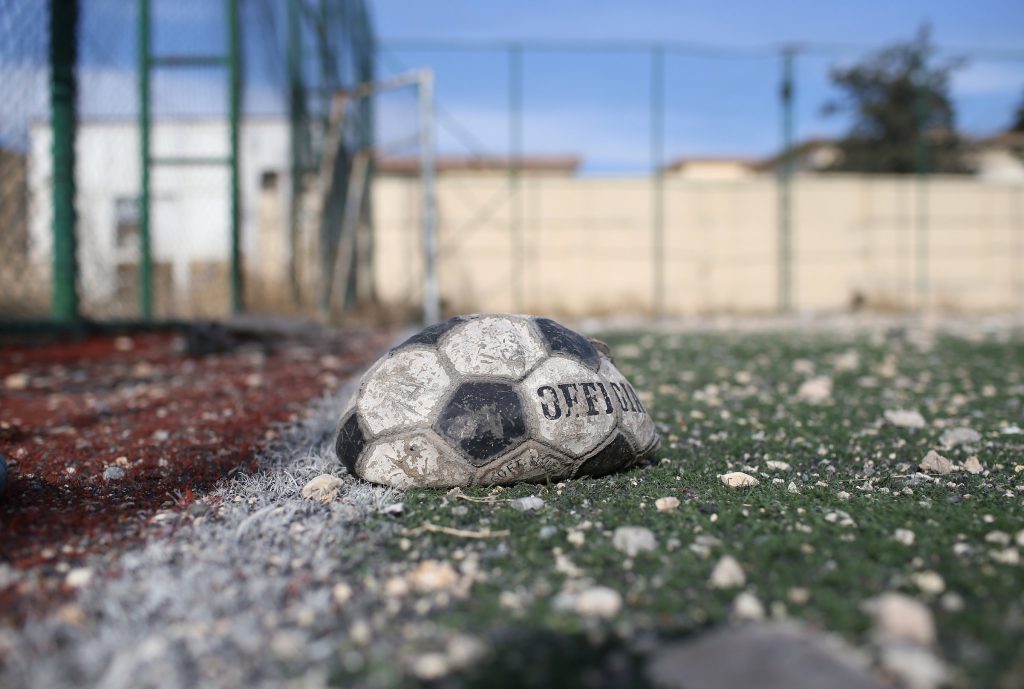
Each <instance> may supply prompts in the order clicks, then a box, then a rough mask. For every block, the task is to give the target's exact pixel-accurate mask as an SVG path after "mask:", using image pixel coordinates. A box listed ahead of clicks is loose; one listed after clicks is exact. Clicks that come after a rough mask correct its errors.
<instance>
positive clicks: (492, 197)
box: [374, 173, 1024, 317]
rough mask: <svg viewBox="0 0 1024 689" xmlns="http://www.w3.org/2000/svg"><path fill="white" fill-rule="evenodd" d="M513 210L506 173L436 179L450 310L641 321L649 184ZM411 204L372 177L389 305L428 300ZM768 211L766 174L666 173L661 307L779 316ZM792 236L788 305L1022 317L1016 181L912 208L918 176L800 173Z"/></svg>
mask: <svg viewBox="0 0 1024 689" xmlns="http://www.w3.org/2000/svg"><path fill="white" fill-rule="evenodd" d="M509 199H510V197H509V186H508V181H507V179H506V178H504V177H484V176H479V175H476V176H474V175H472V174H454V173H453V174H445V175H441V176H440V178H439V180H438V209H439V220H440V230H439V232H440V244H441V257H440V283H441V291H442V296H443V301H444V304H445V306H446V309H447V310H448V311H453V312H465V311H483V310H499V311H506V310H507V311H525V312H531V313H551V314H558V315H563V316H569V317H580V316H586V315H597V314H608V313H623V312H626V313H650V312H651V309H652V304H653V295H654V277H653V276H654V265H655V263H654V262H655V260H656V259H655V257H654V251H653V241H652V229H651V227H652V222H651V220H652V206H653V195H652V187H651V184H650V180H649V179H644V178H594V177H585V178H577V177H569V176H565V175H556V174H542V173H536V174H530V173H524V175H523V178H522V185H521V198H520V199H519V206H518V207H519V209H520V210H519V213H518V217H519V218H520V222H519V223H518V225H517V224H516V223H515V222H510V206H511V204H510V202H509ZM919 199H923V201H924V203H923V205H922V204H921V203H920V202H919ZM419 203H420V196H419V187H418V182H417V181H416V180H415V178H410V177H384V178H382V179H379V180H378V182H377V185H376V196H375V199H374V206H375V209H376V213H377V216H376V219H377V241H376V262H375V268H376V271H377V285H378V293H379V295H380V296H381V298H382V299H384V300H385V302H387V303H390V304H392V305H395V306H408V305H415V304H418V303H419V300H420V299H421V298H422V297H421V295H422V292H421V289H420V286H421V283H422V260H421V256H422V249H421V239H420V229H419ZM777 204H778V189H777V186H776V184H775V181H774V179H773V178H771V177H760V176H758V177H751V178H748V179H742V180H730V181H722V180H719V181H710V180H709V181H701V180H692V179H682V178H678V177H677V178H673V177H669V178H668V179H667V180H666V182H665V240H664V252H663V254H662V255H661V256H659V257H658V259H657V260H660V261H662V262H663V266H664V272H665V293H664V305H665V308H666V311H667V312H668V313H669V314H673V315H687V314H696V313H710V312H738V313H742V312H766V311H771V310H773V309H775V308H776V305H777V301H778V283H777V276H778V254H777V246H778V239H777V227H778V225H777V208H778V205H777ZM919 206H920V207H919ZM922 210H923V211H924V216H923V217H922V216H921V215H920V211H922ZM513 217H516V216H513ZM515 227H518V230H515V229H514V228H515ZM793 227H794V258H795V260H794V264H793V267H792V270H793V279H794V305H795V307H796V308H798V309H802V310H815V311H831V310H841V309H847V308H850V306H851V305H852V304H854V303H855V302H862V303H864V304H865V305H866V306H868V307H874V308H880V309H910V308H916V307H917V306H918V305H919V304H920V303H921V301H922V300H923V301H924V302H926V304H927V306H928V307H929V308H934V309H941V310H948V311H972V312H986V311H999V310H1008V309H1022V308H1024V184H1021V183H1020V182H1006V181H1004V182H998V181H983V180H978V179H977V178H966V177H936V178H932V179H930V180H929V182H928V185H927V188H926V189H925V191H924V194H923V196H919V189H918V187H917V181H916V180H915V179H914V178H912V177H906V178H905V177H877V176H876V177H864V176H854V175H843V176H839V175H827V176H826V175H805V176H800V177H798V178H797V180H796V183H795V184H794V190H793ZM517 236H518V237H519V239H518V240H517V239H516V238H517ZM517 257H521V258H517ZM922 257H923V259H924V260H923V261H922V260H920V259H921V258H922ZM922 288H923V289H924V291H923V292H922Z"/></svg>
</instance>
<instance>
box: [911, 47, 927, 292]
mask: <svg viewBox="0 0 1024 689" xmlns="http://www.w3.org/2000/svg"><path fill="white" fill-rule="evenodd" d="M924 71H925V65H924V64H923V61H921V62H918V65H917V74H916V76H917V81H918V83H917V85H916V88H915V98H914V110H915V113H914V114H915V119H916V120H917V145H916V147H915V148H916V150H915V156H914V158H915V161H914V167H915V171H916V175H915V176H916V182H917V183H916V185H915V206H916V209H915V214H914V218H915V226H916V227H915V230H916V233H915V234H916V240H917V241H916V248H917V260H916V263H917V308H918V310H920V311H922V312H924V311H927V310H928V307H929V303H928V302H929V295H928V289H929V285H928V277H929V276H928V260H929V258H928V171H929V169H928V168H929V156H928V140H927V131H926V129H927V126H928V104H927V103H926V99H927V97H928V91H927V84H926V82H925V78H924Z"/></svg>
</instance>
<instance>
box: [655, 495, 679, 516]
mask: <svg viewBox="0 0 1024 689" xmlns="http://www.w3.org/2000/svg"><path fill="white" fill-rule="evenodd" d="M654 506H655V507H656V508H657V510H658V511H659V512H672V511H673V510H676V509H678V508H679V498H675V497H672V496H671V495H670V496H668V497H664V498H658V499H657V500H655V501H654Z"/></svg>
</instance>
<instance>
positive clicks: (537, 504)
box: [509, 495, 544, 512]
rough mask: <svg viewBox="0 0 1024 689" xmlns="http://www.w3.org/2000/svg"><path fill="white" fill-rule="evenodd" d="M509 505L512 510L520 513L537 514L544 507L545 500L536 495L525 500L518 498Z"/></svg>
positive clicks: (528, 496)
mask: <svg viewBox="0 0 1024 689" xmlns="http://www.w3.org/2000/svg"><path fill="white" fill-rule="evenodd" d="M509 504H510V505H511V506H512V509H514V510H518V511H520V512H536V511H537V510H539V509H541V508H542V507H544V500H543V499H541V498H538V497H537V496H536V495H527V496H526V497H525V498H516V499H515V500H513V501H512V502H511V503H509Z"/></svg>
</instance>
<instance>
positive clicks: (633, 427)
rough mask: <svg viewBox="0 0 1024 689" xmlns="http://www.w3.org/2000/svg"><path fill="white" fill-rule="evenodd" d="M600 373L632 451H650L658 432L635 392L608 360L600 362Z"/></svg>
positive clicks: (655, 442)
mask: <svg viewBox="0 0 1024 689" xmlns="http://www.w3.org/2000/svg"><path fill="white" fill-rule="evenodd" d="M600 373H601V377H602V378H604V379H605V381H607V383H608V386H607V387H608V392H609V394H610V395H611V397H612V402H613V403H614V405H615V408H616V409H617V410H618V411H619V414H620V415H621V417H622V424H621V425H622V428H623V429H624V430H625V431H626V434H627V435H628V436H629V439H630V441H631V442H632V443H633V447H634V449H635V450H636V451H637V452H638V453H645V452H647V451H648V450H650V449H652V448H653V447H654V446H655V445H656V444H657V442H658V432H657V430H656V429H655V428H654V421H652V420H651V417H650V415H649V414H648V413H647V409H646V408H645V407H644V405H643V403H642V402H641V401H640V397H639V396H638V395H637V394H636V390H634V389H633V386H632V385H630V384H629V381H627V380H626V377H625V376H624V375H622V373H621V372H620V371H619V369H617V368H616V367H615V364H613V363H612V362H610V361H609V360H608V359H602V360H601V370H600Z"/></svg>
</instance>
